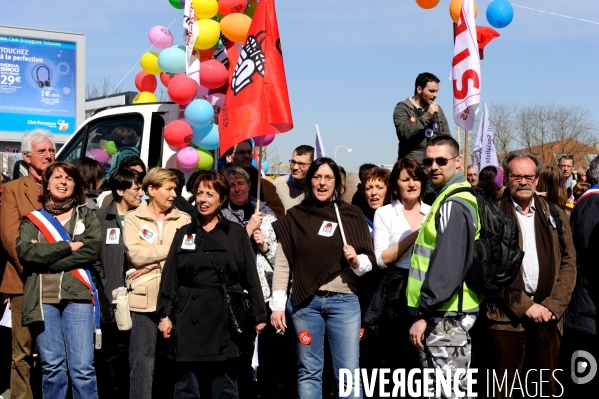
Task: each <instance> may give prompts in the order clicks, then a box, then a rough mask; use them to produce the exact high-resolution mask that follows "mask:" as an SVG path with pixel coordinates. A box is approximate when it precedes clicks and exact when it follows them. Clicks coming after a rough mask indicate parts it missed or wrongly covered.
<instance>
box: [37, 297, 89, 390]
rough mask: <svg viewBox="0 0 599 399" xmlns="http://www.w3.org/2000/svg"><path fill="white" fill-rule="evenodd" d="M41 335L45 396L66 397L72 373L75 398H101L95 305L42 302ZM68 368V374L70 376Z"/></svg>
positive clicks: (38, 341)
mask: <svg viewBox="0 0 599 399" xmlns="http://www.w3.org/2000/svg"><path fill="white" fill-rule="evenodd" d="M42 308H43V311H44V323H43V327H41V330H42V331H41V332H40V333H39V334H38V335H37V345H38V347H39V351H40V357H41V361H42V393H43V397H44V398H48V399H61V398H66V396H67V388H68V386H69V376H70V377H71V380H72V381H73V398H74V399H78V398H81V399H93V398H98V388H97V385H96V370H95V369H94V318H93V317H94V308H93V307H92V304H91V303H77V302H66V303H61V304H59V305H51V304H42ZM67 371H68V376H67Z"/></svg>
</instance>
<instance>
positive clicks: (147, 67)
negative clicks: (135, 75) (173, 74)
mask: <svg viewBox="0 0 599 399" xmlns="http://www.w3.org/2000/svg"><path fill="white" fill-rule="evenodd" d="M139 63H140V64H141V69H143V70H144V71H146V72H147V73H149V74H150V75H159V74H160V72H162V71H161V70H160V67H159V66H158V54H157V53H155V52H153V51H149V52H147V53H145V54H144V55H142V56H141V60H139Z"/></svg>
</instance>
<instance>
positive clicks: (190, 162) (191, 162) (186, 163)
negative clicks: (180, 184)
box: [177, 147, 200, 169]
mask: <svg viewBox="0 0 599 399" xmlns="http://www.w3.org/2000/svg"><path fill="white" fill-rule="evenodd" d="M199 161H200V154H198V152H197V151H196V149H195V148H191V147H185V148H181V149H180V150H179V152H177V162H179V166H181V167H182V168H183V169H191V168H193V167H195V166H196V165H197V164H198V162H199Z"/></svg>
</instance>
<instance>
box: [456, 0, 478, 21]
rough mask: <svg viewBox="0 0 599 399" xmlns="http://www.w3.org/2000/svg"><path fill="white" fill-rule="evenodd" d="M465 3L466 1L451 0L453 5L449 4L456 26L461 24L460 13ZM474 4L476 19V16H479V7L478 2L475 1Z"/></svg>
mask: <svg viewBox="0 0 599 399" xmlns="http://www.w3.org/2000/svg"><path fill="white" fill-rule="evenodd" d="M463 3H464V0H451V3H449V15H451V19H453V22H455V23H456V24H457V23H458V22H460V12H462V4H463ZM473 3H474V18H476V16H477V15H478V5H477V4H476V1H474V2H473Z"/></svg>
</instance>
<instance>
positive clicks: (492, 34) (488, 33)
mask: <svg viewBox="0 0 599 399" xmlns="http://www.w3.org/2000/svg"><path fill="white" fill-rule="evenodd" d="M499 36H501V35H500V34H499V33H498V32H497V31H496V30H495V29H493V28H489V27H488V26H477V27H476V41H477V42H478V52H479V54H480V59H481V60H482V59H483V58H484V56H485V54H484V51H485V46H486V45H487V44H489V43H490V42H491V40H493V39H495V38H496V37H499Z"/></svg>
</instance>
